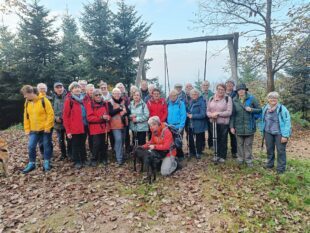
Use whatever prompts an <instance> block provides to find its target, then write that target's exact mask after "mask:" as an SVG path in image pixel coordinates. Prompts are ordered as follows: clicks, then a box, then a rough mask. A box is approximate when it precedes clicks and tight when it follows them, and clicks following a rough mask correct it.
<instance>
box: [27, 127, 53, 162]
mask: <svg viewBox="0 0 310 233" xmlns="http://www.w3.org/2000/svg"><path fill="white" fill-rule="evenodd" d="M51 135H52V132H50V133H44V132H43V131H42V132H30V134H29V142H28V151H29V162H36V148H37V144H38V143H39V142H40V141H42V145H43V150H44V152H43V158H44V160H50V159H51V157H52V147H51V144H52V142H51V140H52V136H51Z"/></svg>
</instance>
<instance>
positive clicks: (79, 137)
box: [71, 133, 87, 163]
mask: <svg viewBox="0 0 310 233" xmlns="http://www.w3.org/2000/svg"><path fill="white" fill-rule="evenodd" d="M86 137H87V134H86V133H83V134H72V139H71V142H72V158H73V161H74V163H84V162H85V161H86V147H85V143H86Z"/></svg>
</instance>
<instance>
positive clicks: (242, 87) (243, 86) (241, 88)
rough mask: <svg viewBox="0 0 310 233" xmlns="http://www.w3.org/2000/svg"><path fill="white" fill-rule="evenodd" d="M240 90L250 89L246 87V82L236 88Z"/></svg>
mask: <svg viewBox="0 0 310 233" xmlns="http://www.w3.org/2000/svg"><path fill="white" fill-rule="evenodd" d="M239 90H245V91H248V90H249V89H248V88H247V87H246V85H245V84H244V83H240V84H239V85H238V86H237V88H236V91H239Z"/></svg>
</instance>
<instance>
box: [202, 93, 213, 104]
mask: <svg viewBox="0 0 310 233" xmlns="http://www.w3.org/2000/svg"><path fill="white" fill-rule="evenodd" d="M201 95H202V98H203V99H204V100H205V101H206V103H208V101H209V99H210V98H211V97H212V96H214V93H213V92H212V91H211V90H208V94H207V93H205V92H202V93H201Z"/></svg>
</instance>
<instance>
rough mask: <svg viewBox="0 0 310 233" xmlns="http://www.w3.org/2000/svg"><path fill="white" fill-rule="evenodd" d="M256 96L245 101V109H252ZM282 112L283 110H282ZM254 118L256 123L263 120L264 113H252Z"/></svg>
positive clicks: (251, 96)
mask: <svg viewBox="0 0 310 233" xmlns="http://www.w3.org/2000/svg"><path fill="white" fill-rule="evenodd" d="M253 99H254V96H253V95H250V96H249V98H248V99H247V100H246V101H245V103H244V104H245V107H250V106H251V104H252V102H253ZM281 110H282V109H281ZM252 117H253V120H254V121H257V120H259V119H262V113H252Z"/></svg>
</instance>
